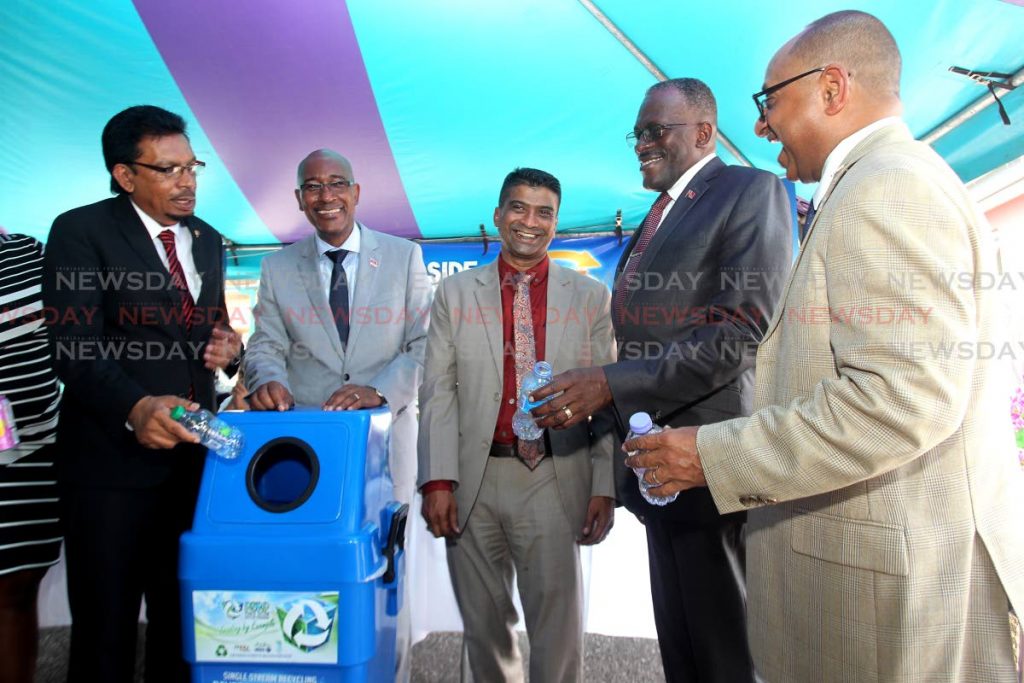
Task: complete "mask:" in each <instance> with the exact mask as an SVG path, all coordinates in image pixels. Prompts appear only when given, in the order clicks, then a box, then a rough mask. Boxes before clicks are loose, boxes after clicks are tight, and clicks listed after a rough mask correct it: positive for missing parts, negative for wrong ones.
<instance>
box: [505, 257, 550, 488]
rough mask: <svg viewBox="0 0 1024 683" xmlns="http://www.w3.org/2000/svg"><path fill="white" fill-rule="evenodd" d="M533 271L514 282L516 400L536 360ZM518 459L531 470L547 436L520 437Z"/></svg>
mask: <svg viewBox="0 0 1024 683" xmlns="http://www.w3.org/2000/svg"><path fill="white" fill-rule="evenodd" d="M532 279H533V275H527V274H526V273H516V274H515V278H514V282H515V285H516V296H515V298H514V299H512V344H513V345H514V346H515V350H516V401H518V400H519V390H520V389H521V388H522V386H523V378H524V377H526V376H527V375H528V374H530V372H531V371H532V370H533V366H534V364H535V363H536V362H537V347H536V338H535V337H534V336H533V312H532V311H531V310H530V280H532ZM517 443H518V448H517V452H518V455H519V459H520V460H522V461H523V462H524V463H526V466H527V467H529V468H530V469H531V470H532V469H535V468H536V467H537V465H538V464H539V463H540V461H541V458H543V457H544V439H543V438H540V439H537V440H536V441H527V440H526V439H519V440H518V441H517Z"/></svg>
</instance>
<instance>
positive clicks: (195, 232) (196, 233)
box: [192, 229, 199, 237]
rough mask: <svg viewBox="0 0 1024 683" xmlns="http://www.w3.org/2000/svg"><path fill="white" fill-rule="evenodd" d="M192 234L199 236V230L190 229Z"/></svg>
mask: <svg viewBox="0 0 1024 683" xmlns="http://www.w3.org/2000/svg"><path fill="white" fill-rule="evenodd" d="M192 236H193V237H199V230H198V229H197V230H193V231H192Z"/></svg>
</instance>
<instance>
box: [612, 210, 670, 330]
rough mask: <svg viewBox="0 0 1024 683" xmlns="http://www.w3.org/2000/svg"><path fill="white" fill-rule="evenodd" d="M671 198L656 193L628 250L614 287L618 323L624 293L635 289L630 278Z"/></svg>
mask: <svg viewBox="0 0 1024 683" xmlns="http://www.w3.org/2000/svg"><path fill="white" fill-rule="evenodd" d="M671 200H672V197H671V196H670V195H669V193H668V192H662V193H661V194H660V195H658V198H657V199H655V200H654V204H653V205H652V206H651V210H650V211H649V212H648V213H647V218H645V219H644V222H643V223H642V224H641V225H640V237H639V238H638V239H637V241H636V244H635V245H633V251H632V252H630V254H629V258H628V259H627V260H626V267H625V268H623V269H622V275H620V276H619V281H618V284H617V286H616V287H615V302H614V303H615V305H614V308H615V320H616V321H617V322H618V323H619V324H622V323H623V322H624V320H625V313H626V294H627V293H628V292H629V291H631V290H632V289H636V287H635V286H633V285H632V280H633V277H634V276H635V275H636V271H637V269H638V268H639V267H640V260H641V259H642V258H643V255H644V251H645V250H646V249H647V245H648V244H650V243H651V240H652V239H654V233H656V232H657V231H658V224H659V223H660V222H661V216H662V214H663V213H665V207H666V206H668V203H669V202H670V201H671Z"/></svg>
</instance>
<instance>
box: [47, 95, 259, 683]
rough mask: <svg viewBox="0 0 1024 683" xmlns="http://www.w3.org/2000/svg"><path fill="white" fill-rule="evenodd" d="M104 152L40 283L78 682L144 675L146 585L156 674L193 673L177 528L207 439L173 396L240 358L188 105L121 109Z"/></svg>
mask: <svg viewBox="0 0 1024 683" xmlns="http://www.w3.org/2000/svg"><path fill="white" fill-rule="evenodd" d="M102 144H103V157H104V161H105V163H106V167H107V170H108V171H110V175H111V184H110V186H111V190H112V191H113V192H114V193H115V194H116V195H117V196H115V197H113V198H111V199H106V200H104V201H101V202H97V203H96V204H90V205H88V206H83V207H79V208H77V209H73V210H71V211H68V212H67V213H64V214H62V215H60V216H58V217H57V219H56V220H55V221H54V223H53V227H52V228H51V230H50V235H49V240H48V243H47V248H46V257H45V261H44V279H43V296H44V301H45V304H46V306H47V310H48V311H51V312H52V314H51V316H50V317H51V318H52V320H53V325H52V330H51V331H52V334H51V343H52V346H53V357H54V361H55V364H56V368H57V374H58V376H59V377H60V379H61V380H62V381H63V382H64V402H63V404H62V405H61V411H60V426H59V429H58V435H57V444H58V449H59V457H58V480H59V481H58V483H59V484H60V488H61V496H62V515H61V516H62V523H63V527H64V534H65V551H66V556H67V572H68V598H69V601H70V604H71V618H72V626H71V661H70V671H69V674H68V680H69V681H73V682H74V681H89V682H90V683H91V682H92V681H104V683H115V682H120V681H125V682H130V681H132V680H133V679H134V666H135V643H136V637H137V636H136V633H137V624H138V615H139V607H140V603H141V600H142V598H143V596H145V599H146V617H147V621H148V627H147V630H146V680H147V681H150V682H152V681H175V682H177V681H188V680H189V673H188V668H187V667H186V665H185V662H184V660H183V659H182V647H181V638H182V632H181V602H180V598H179V587H178V580H177V570H178V538H179V536H180V535H181V533H182V532H183V531H185V530H187V529H188V528H189V527H190V526H191V523H192V515H193V512H194V508H195V501H196V496H197V493H198V486H199V478H200V474H201V472H202V464H203V452H204V451H203V449H202V447H200V446H198V445H196V443H197V442H198V438H197V437H196V436H195V435H193V434H191V433H190V432H188V431H187V430H185V429H184V428H183V427H182V426H181V425H180V424H178V423H177V422H175V421H174V420H172V419H171V416H170V410H171V408H173V407H174V406H178V405H182V406H186V408H188V409H190V410H191V409H197V408H199V407H200V406H201V407H203V408H207V409H212V408H213V406H214V374H215V371H216V370H217V369H218V368H220V369H227V370H228V371H229V372H231V371H232V370H233V368H236V367H237V363H238V356H239V354H240V349H241V340H240V338H239V336H238V335H237V334H236V333H235V332H234V331H232V330H231V328H230V327H229V326H228V325H227V320H228V316H227V309H226V306H225V302H224V270H223V257H222V244H221V236H220V234H219V233H218V232H217V231H216V230H214V229H213V228H212V227H210V226H209V225H208V224H206V223H205V222H203V221H201V220H199V219H198V218H196V217H195V216H193V215H192V214H193V210H194V208H195V201H196V199H195V198H196V194H195V190H196V176H197V175H198V173H199V172H200V171H201V170H202V168H203V165H204V164H203V162H201V161H198V160H197V159H196V158H195V155H194V154H193V153H192V148H191V146H190V144H189V139H188V136H187V135H186V133H185V122H184V120H183V119H182V118H181V117H180V116H178V115H176V114H173V113H171V112H168V111H166V110H163V109H160V108H158V107H152V106H137V107H131V108H129V109H126V110H125V111H122V112H120V113H119V114H117V115H116V116H114V117H113V118H112V119H111V120H110V121H109V122H108V123H107V125H106V127H105V128H104V129H103V135H102Z"/></svg>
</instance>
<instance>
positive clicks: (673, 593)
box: [534, 78, 792, 682]
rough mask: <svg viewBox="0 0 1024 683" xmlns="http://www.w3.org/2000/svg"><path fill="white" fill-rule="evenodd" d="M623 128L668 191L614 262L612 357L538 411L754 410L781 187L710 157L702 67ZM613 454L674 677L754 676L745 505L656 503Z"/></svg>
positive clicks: (781, 214)
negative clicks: (645, 554) (721, 508)
mask: <svg viewBox="0 0 1024 683" xmlns="http://www.w3.org/2000/svg"><path fill="white" fill-rule="evenodd" d="M627 137H628V138H629V139H630V140H632V141H634V143H635V151H636V155H637V158H638V160H639V161H640V173H641V175H642V176H643V181H644V187H646V188H648V189H650V190H656V191H658V192H660V193H661V195H660V196H659V197H658V199H657V201H655V203H654V207H653V208H652V209H651V212H650V213H649V214H648V215H647V217H646V218H645V219H644V222H643V224H642V225H641V227H640V228H639V229H638V230H637V231H636V232H634V234H633V237H632V239H631V240H630V243H629V245H628V247H627V249H626V250H625V252H624V253H623V256H622V259H621V260H620V262H619V265H618V268H617V271H616V282H615V287H614V290H613V295H612V301H613V304H612V319H613V322H614V324H615V335H616V340H617V342H618V347H619V360H618V362H616V363H612V364H611V365H605V366H604V367H599V368H578V369H575V370H569V371H568V372H563V373H562V374H561V375H559V376H558V377H556V378H555V380H554V381H553V382H552V383H551V384H550V385H548V386H547V387H545V388H543V389H541V390H539V391H537V392H536V393H535V394H534V398H535V399H536V400H540V399H542V398H545V397H548V396H553V395H556V394H558V393H559V392H562V393H561V395H559V396H556V397H555V398H554V399H553V400H551V401H550V402H549V403H548V404H546V405H545V406H542V407H541V408H538V409H537V410H535V411H534V414H535V415H537V416H538V417H541V418H543V419H542V420H540V421H539V424H540V425H541V426H547V427H553V428H555V429H564V428H567V427H571V426H572V425H575V424H577V423H578V422H581V421H583V420H586V419H587V418H588V417H589V416H590V415H592V414H594V413H595V412H597V411H598V410H600V409H601V408H603V407H605V406H608V405H613V406H614V407H615V413H616V416H617V420H618V422H619V425H620V430H621V433H622V434H625V431H626V429H627V427H626V425H627V424H628V421H629V417H630V415H632V414H633V413H635V412H638V411H645V412H648V413H650V415H651V417H652V418H653V420H654V421H655V422H656V423H658V424H660V425H671V426H677V425H699V424H704V423H707V422H717V421H719V420H723V419H726V418H728V417H733V416H736V415H744V414H748V413H749V412H750V408H751V403H752V399H753V396H752V392H751V388H752V384H753V376H754V372H753V366H754V354H755V352H756V347H757V343H758V341H759V340H760V339H761V336H762V334H763V333H764V331H765V329H766V328H767V326H768V321H769V319H770V317H771V315H772V311H773V310H774V308H775V303H776V301H777V300H778V299H779V296H780V294H781V290H782V285H783V282H784V280H785V276H786V273H787V272H788V269H789V265H790V262H791V260H792V247H791V244H792V238H791V232H790V231H791V218H790V215H791V208H790V202H789V199H788V197H787V194H786V191H785V188H784V187H783V186H782V183H781V182H779V180H778V178H776V177H775V176H773V175H772V174H770V173H766V172H763V171H758V170H755V169H751V168H745V167H739V166H726V165H725V164H724V163H722V161H721V160H720V159H718V158H717V157H716V156H715V143H716V139H717V107H716V103H715V98H714V95H712V93H711V91H710V89H708V87H707V86H706V85H705V84H704V83H702V82H701V81H698V80H696V79H692V78H679V79H673V80H670V81H665V82H662V83H658V84H656V85H654V86H653V87H651V88H650V89H649V90H648V91H647V96H646V97H645V99H644V101H643V104H642V105H641V107H640V112H639V114H638V116H637V120H636V124H635V126H634V128H633V133H632V134H631V135H629V136H627ZM555 370H556V371H557V370H559V368H555ZM616 463H617V467H616V484H617V497H618V499H619V500H620V501H622V502H623V503H624V504H625V505H626V507H627V508H628V509H629V510H630V511H632V512H633V513H634V514H636V515H637V517H639V518H640V520H641V521H642V522H644V523H645V524H646V528H647V540H648V550H649V556H650V571H651V592H652V597H653V601H654V616H655V624H656V626H657V629H658V641H659V643H660V646H661V655H662V663H663V665H664V668H665V676H666V678H667V680H669V681H730V682H732V681H744V680H746V681H750V680H754V678H755V673H754V670H753V666H752V664H751V658H750V652H749V648H748V647H747V640H746V632H745V622H744V605H745V589H744V578H743V571H744V548H743V538H742V531H743V521H744V518H743V515H742V513H741V514H738V515H730V516H719V514H718V511H717V509H716V508H715V506H714V504H713V503H712V501H711V497H710V495H708V494H707V491H706V489H697V490H694V491H688V492H686V493H683V494H682V495H680V496H679V498H678V499H677V500H676V501H675V502H673V503H670V504H668V505H665V506H663V507H662V506H656V505H651V504H649V503H647V502H646V501H645V500H644V499H643V498H642V497H641V495H640V493H639V490H638V482H637V479H636V477H635V475H634V474H633V472H632V471H631V470H628V469H627V468H625V466H624V465H623V464H622V459H621V458H616ZM654 476H656V473H654Z"/></svg>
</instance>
